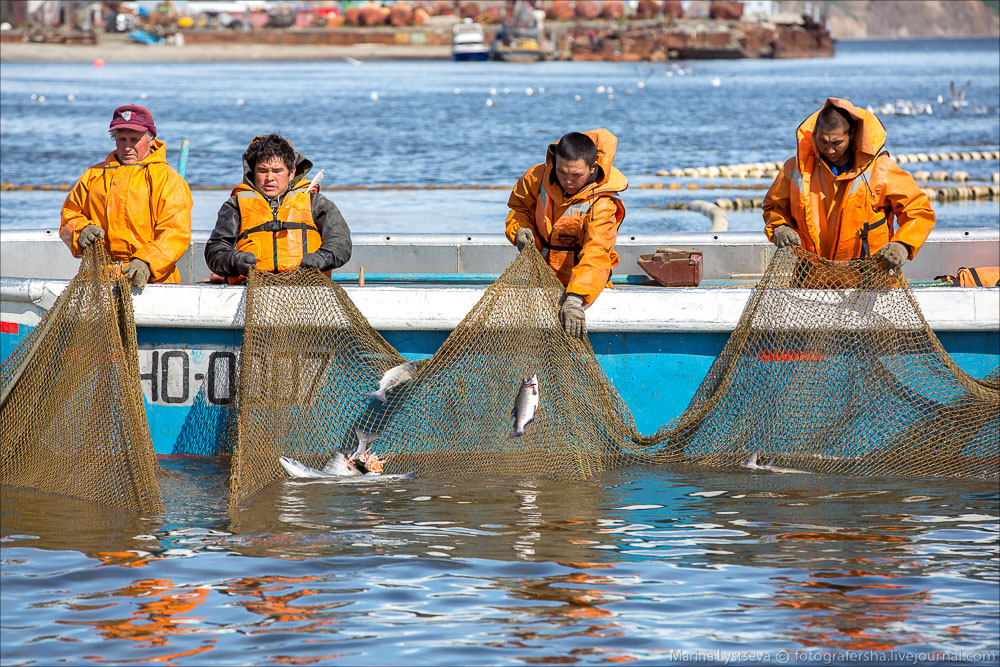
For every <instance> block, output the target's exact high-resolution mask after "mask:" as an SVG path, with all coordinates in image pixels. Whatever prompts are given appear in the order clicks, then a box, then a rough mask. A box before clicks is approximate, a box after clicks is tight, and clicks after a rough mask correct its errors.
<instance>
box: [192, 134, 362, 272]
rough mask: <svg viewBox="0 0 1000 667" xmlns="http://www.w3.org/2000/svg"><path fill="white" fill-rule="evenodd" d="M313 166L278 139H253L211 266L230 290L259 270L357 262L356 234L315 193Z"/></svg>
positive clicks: (209, 255) (215, 233)
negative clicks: (354, 256)
mask: <svg viewBox="0 0 1000 667" xmlns="http://www.w3.org/2000/svg"><path fill="white" fill-rule="evenodd" d="M312 166H313V165H312V162H310V161H309V160H308V159H306V158H305V156H303V155H302V154H301V153H299V152H298V151H296V150H295V149H294V148H293V147H292V143H291V142H290V141H288V140H287V139H285V138H284V137H282V136H280V135H277V134H268V135H261V136H257V137H254V138H253V141H251V142H250V145H249V146H248V147H247V150H246V152H245V153H243V182H242V183H241V184H239V185H237V186H236V187H235V188H233V191H232V196H231V197H230V198H229V199H228V200H227V201H226V202H225V203H224V204H223V205H222V208H220V209H219V216H218V219H217V220H216V223H215V229H214V230H212V235H211V237H209V239H208V243H207V244H206V245H205V261H206V262H207V263H208V268H210V269H211V270H212V272H213V273H215V274H217V275H218V276H221V277H223V278H225V279H226V280H227V281H228V282H229V283H231V284H236V283H239V282H243V281H244V280H245V278H246V276H247V275H248V274H249V272H250V270H251V269H252V268H256V269H257V270H258V271H272V272H277V271H289V270H292V269H297V268H298V267H299V266H303V267H311V268H316V269H319V270H320V271H325V272H329V271H330V270H331V269H335V268H338V267H340V266H343V265H344V264H346V263H347V261H348V260H349V259H350V258H351V232H350V230H349V229H348V228H347V223H346V222H345V221H344V217H343V216H342V215H341V214H340V211H339V210H338V209H337V206H336V205H335V204H334V203H333V202H332V201H330V200H329V199H327V198H326V197H324V196H323V195H322V194H320V193H319V192H310V188H309V185H310V179H309V177H308V174H309V170H310V169H312Z"/></svg>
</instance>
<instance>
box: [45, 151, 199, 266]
mask: <svg viewBox="0 0 1000 667" xmlns="http://www.w3.org/2000/svg"><path fill="white" fill-rule="evenodd" d="M166 153H167V151H166V147H165V145H164V143H163V142H162V141H160V140H159V139H157V140H154V142H153V152H152V153H150V154H149V155H148V156H146V158H145V159H144V160H142V161H141V162H139V163H137V164H133V165H123V164H121V163H120V162H118V158H117V157H116V156H115V154H114V153H111V154H110V155H108V157H107V158H105V160H104V161H103V162H100V163H98V164H95V165H94V166H92V167H90V168H89V169H87V171H85V172H84V173H83V176H81V177H80V180H79V181H77V182H76V185H75V186H73V189H72V190H71V191H70V193H69V195H68V196H67V197H66V201H65V202H64V203H63V208H62V224H61V225H60V227H59V237H60V238H62V240H63V241H64V242H65V243H66V245H67V246H69V249H70V251H71V252H72V253H73V256H74V257H79V256H80V254H81V253H82V250H81V249H80V246H79V238H80V231H81V230H83V228H84V227H86V226H87V225H98V226H99V227H102V228H103V229H104V235H105V236H104V247H105V248H107V250H108V253H109V254H110V256H111V259H112V261H115V262H128V261H129V260H131V259H132V258H133V257H137V258H139V259H141V260H142V261H144V262H146V263H147V264H149V269H150V278H149V280H150V282H154V283H179V282H180V281H181V275H180V272H179V271H178V270H177V267H176V266H175V265H176V264H177V260H179V259H180V258H181V255H183V254H184V251H185V250H187V248H188V244H189V243H190V242H191V190H190V188H188V184H187V181H185V180H184V179H183V178H181V176H180V174H178V173H177V172H176V171H174V169H173V167H171V166H170V165H169V164H167V158H166Z"/></svg>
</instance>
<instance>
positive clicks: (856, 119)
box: [763, 97, 935, 269]
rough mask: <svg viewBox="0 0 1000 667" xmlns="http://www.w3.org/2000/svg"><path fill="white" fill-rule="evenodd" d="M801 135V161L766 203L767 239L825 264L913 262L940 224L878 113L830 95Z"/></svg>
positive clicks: (792, 162) (781, 177) (788, 168)
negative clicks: (895, 155)
mask: <svg viewBox="0 0 1000 667" xmlns="http://www.w3.org/2000/svg"><path fill="white" fill-rule="evenodd" d="M796 138H797V140H798V149H797V151H796V154H795V157H792V158H789V159H788V160H787V161H786V162H785V164H784V166H783V167H782V168H781V173H779V174H778V177H777V178H776V179H775V181H774V183H773V184H772V185H771V188H770V190H768V191H767V196H766V197H765V198H764V207H763V208H764V222H765V227H764V230H765V233H766V234H767V237H768V239H770V240H771V241H773V242H774V244H775V245H776V246H778V247H779V248H783V247H786V246H789V245H801V246H802V247H804V248H805V249H806V250H808V251H810V252H812V253H815V254H816V255H819V256H820V257H825V258H826V259H835V260H846V259H854V258H859V257H860V258H868V257H872V256H875V257H879V258H880V259H881V260H882V261H883V262H884V263H885V265H886V267H887V268H890V269H899V268H900V267H901V266H902V265H903V262H905V261H906V260H907V259H913V258H914V257H915V256H916V254H917V251H919V250H920V246H922V245H923V243H924V241H925V240H927V235H928V234H930V232H931V229H933V227H934V219H935V218H934V211H933V210H932V209H931V205H930V200H929V199H928V198H927V195H926V194H924V193H923V192H921V190H920V188H918V187H917V184H916V182H914V180H913V177H912V176H910V174H909V173H908V172H906V171H904V170H903V169H900V168H899V167H898V166H897V165H896V162H895V161H894V160H893V159H892V158H890V157H889V153H888V152H887V151H886V150H885V139H886V133H885V128H884V127H883V126H882V123H881V121H879V119H878V118H877V117H876V116H875V114H873V113H871V112H869V111H865V110H864V109H859V108H857V107H855V106H854V105H853V104H851V103H850V102H848V101H847V100H841V99H838V98H836V97H831V98H829V99H827V101H826V104H824V105H823V108H822V109H820V110H819V111H816V112H815V113H813V114H812V115H810V116H809V117H808V118H806V119H805V121H803V123H802V124H801V125H799V128H798V131H797V133H796Z"/></svg>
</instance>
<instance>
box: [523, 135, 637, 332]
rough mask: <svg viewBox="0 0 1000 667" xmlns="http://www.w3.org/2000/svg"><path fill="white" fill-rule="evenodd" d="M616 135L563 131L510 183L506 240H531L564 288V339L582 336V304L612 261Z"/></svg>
mask: <svg viewBox="0 0 1000 667" xmlns="http://www.w3.org/2000/svg"><path fill="white" fill-rule="evenodd" d="M617 145H618V139H617V138H616V137H615V135H613V134H611V133H610V132H608V131H607V130H604V129H600V130H591V131H590V132H570V133H569V134H566V135H564V136H563V137H562V138H561V139H560V140H559V141H558V142H557V143H554V144H551V145H550V146H549V148H548V151H547V153H546V156H545V162H544V163H542V164H536V165H535V166H533V167H532V168H531V169H529V170H528V171H527V172H525V174H524V176H522V177H521V179H520V180H519V181H518V182H517V184H516V185H515V186H514V190H513V191H512V192H511V194H510V199H509V200H508V201H507V206H508V207H510V213H509V214H508V215H507V239H508V240H510V242H511V243H515V244H516V245H517V248H518V250H523V249H524V248H525V246H527V245H529V244H534V245H535V247H537V248H538V249H539V251H541V252H542V254H543V256H544V257H545V259H546V261H547V262H548V264H549V266H550V267H551V268H552V270H553V271H554V272H555V274H556V277H557V278H558V279H559V280H560V282H562V284H563V285H565V286H566V294H565V295H564V296H563V300H562V303H561V304H560V306H559V320H560V322H562V325H563V329H565V330H566V333H568V334H569V335H571V336H575V337H577V338H583V337H585V336H586V334H587V319H586V316H585V315H584V310H583V309H584V306H589V305H590V304H591V303H593V302H594V299H596V298H597V296H598V295H599V294H600V293H601V290H603V289H604V286H605V285H607V284H608V280H609V279H610V278H611V270H612V269H613V268H614V267H615V266H617V265H618V253H616V252H615V242H616V241H617V239H618V227H619V226H620V225H621V223H622V220H623V219H624V218H625V206H624V204H623V203H622V200H621V197H620V196H619V193H620V192H622V191H623V190H625V189H626V188H628V180H627V179H626V178H625V175H624V174H622V173H621V172H620V171H618V170H617V169H616V168H615V167H613V166H612V162H613V161H614V159H615V148H616V147H617Z"/></svg>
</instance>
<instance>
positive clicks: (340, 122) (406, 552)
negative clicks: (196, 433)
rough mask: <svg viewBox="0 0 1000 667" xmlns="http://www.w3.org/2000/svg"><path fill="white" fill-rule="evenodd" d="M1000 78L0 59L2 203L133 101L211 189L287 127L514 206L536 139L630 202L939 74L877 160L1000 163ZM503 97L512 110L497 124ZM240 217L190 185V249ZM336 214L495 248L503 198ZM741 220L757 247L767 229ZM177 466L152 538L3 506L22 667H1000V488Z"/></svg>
mask: <svg viewBox="0 0 1000 667" xmlns="http://www.w3.org/2000/svg"><path fill="white" fill-rule="evenodd" d="M998 52H1000V46H998V44H997V42H996V40H971V41H959V42H955V41H937V42H918V41H914V42H901V43H885V42H882V43H880V42H871V43H844V44H840V45H838V56H837V57H836V58H834V59H822V60H821V59H816V60H794V61H777V62H771V61H741V62H736V61H734V62H725V61H724V62H690V63H683V65H684V67H689V68H690V69H691V70H692V72H691V74H689V75H687V74H686V75H685V76H683V77H680V76H676V75H675V76H673V77H667V76H666V72H667V71H668V70H669V66H668V65H666V64H641V65H636V64H615V63H546V64H540V65H532V66H527V65H512V64H503V63H483V64H476V63H461V64H454V63H450V62H424V63H420V62H417V63H392V62H380V63H365V64H363V65H361V66H358V67H355V66H351V65H348V64H347V63H339V62H333V63H251V64H230V63H225V64H170V65H166V64H162V65H161V64H134V65H131V64H118V63H109V64H108V65H107V66H106V67H105V68H103V69H100V70H98V69H94V68H92V67H90V66H83V65H63V64H60V65H53V64H24V63H4V64H3V67H2V69H0V148H2V151H0V180H6V181H11V182H14V183H17V184H27V183H32V184H43V183H66V182H72V181H73V180H75V179H76V178H77V177H78V176H79V174H80V173H81V171H82V170H83V168H84V167H85V166H87V165H89V164H91V163H93V162H96V161H97V160H99V159H100V158H101V157H103V155H104V154H106V152H108V150H109V149H110V141H109V139H107V135H106V134H105V130H106V127H107V116H108V115H109V114H110V110H111V109H112V108H113V107H114V106H116V105H117V104H121V103H127V102H144V103H146V104H147V105H148V106H149V107H150V108H151V109H152V110H153V112H154V114H155V115H156V118H157V123H158V127H159V129H160V134H161V136H162V137H163V138H164V139H165V140H166V141H167V142H168V144H169V145H170V147H171V153H170V157H171V160H172V161H176V149H177V147H178V146H179V143H180V140H181V139H183V138H187V139H190V140H191V143H192V152H191V158H190V170H189V173H188V176H189V178H190V180H191V182H192V183H193V184H195V185H224V184H232V183H234V182H235V181H236V180H238V179H239V177H240V175H239V156H240V154H241V152H242V150H243V148H244V147H245V145H246V143H247V141H248V140H249V138H250V137H252V136H253V135H254V134H257V133H259V132H266V131H270V130H281V131H282V132H283V133H284V134H286V135H287V136H289V137H290V138H292V139H293V141H294V142H295V144H296V146H297V147H299V148H300V149H302V150H303V151H304V152H305V153H306V154H307V155H309V156H310V157H311V158H312V159H313V160H314V162H316V164H317V165H318V166H320V167H323V168H325V169H326V170H327V173H328V183H330V184H337V185H367V184H388V185H395V184H402V183H409V184H444V185H466V184H480V185H509V184H512V183H513V181H514V180H515V179H516V178H517V177H518V176H520V174H521V173H522V172H523V171H524V169H526V168H527V167H528V166H530V165H531V164H533V163H534V162H535V161H538V160H540V159H541V158H542V156H543V154H544V146H545V145H546V144H547V143H548V142H549V141H551V140H554V139H556V138H558V136H560V135H561V134H562V133H564V132H566V131H570V130H574V129H588V128H591V127H599V126H603V127H607V128H609V129H611V130H612V131H613V132H615V133H616V134H618V136H619V138H620V143H619V154H618V159H617V162H616V164H617V165H618V166H619V167H620V168H621V169H622V170H623V171H624V172H625V173H626V174H627V175H628V176H629V177H630V178H631V179H632V181H633V183H636V184H638V183H642V182H653V181H656V180H662V179H657V178H656V177H654V176H653V174H654V173H655V171H656V170H658V169H669V168H672V167H684V166H700V165H711V164H720V163H729V162H746V161H757V160H778V159H782V158H784V157H787V156H788V155H790V153H791V151H792V149H793V136H794V129H795V126H796V125H797V124H798V123H799V121H800V120H801V119H802V118H803V117H805V116H806V115H807V114H808V113H810V112H811V111H812V110H813V109H815V108H816V106H818V105H819V104H821V103H822V100H823V99H824V98H825V97H827V96H828V95H839V96H845V97H849V98H851V99H852V100H853V101H855V102H856V103H858V104H861V105H866V104H872V105H877V104H880V103H885V102H891V101H893V100H895V99H896V98H903V99H908V100H912V101H915V102H932V101H934V100H935V98H936V96H937V95H938V94H939V93H940V94H945V95H947V88H948V82H949V81H950V80H952V79H955V80H957V81H959V82H963V81H965V80H971V81H972V84H971V85H970V87H969V92H968V99H969V100H970V106H969V107H966V108H963V109H962V110H961V111H959V112H958V113H957V114H952V113H951V111H950V110H948V109H947V108H946V107H938V106H935V115H933V116H921V117H893V116H890V117H886V118H884V119H883V120H884V121H885V124H886V127H887V129H888V132H889V138H890V150H892V151H893V152H916V151H924V152H927V151H942V150H947V151H952V150H955V151H958V150H972V149H985V148H989V149H995V148H996V147H997V145H998V144H1000V120H998V108H997V104H998V102H997V100H998V99H1000V54H998ZM716 76H717V77H719V78H720V79H721V85H720V86H719V87H718V88H715V87H713V86H711V83H710V81H711V79H712V78H713V77H716ZM639 81H644V82H645V83H646V85H645V87H644V88H638V87H637V86H636V84H637V83H638V82H639ZM599 85H604V86H608V85H611V86H613V87H614V88H615V96H616V99H614V100H609V99H607V96H606V95H605V96H604V97H599V96H598V95H597V94H596V92H595V89H596V87H597V86H599ZM529 86H530V87H532V88H534V89H535V90H537V89H538V88H539V87H545V88H546V92H545V93H544V94H535V95H531V96H529V95H526V94H525V93H524V89H525V88H526V87H529ZM491 87H495V88H498V89H499V91H498V95H497V97H496V98H495V99H497V100H498V101H499V104H498V105H497V106H495V107H492V108H487V107H486V106H485V100H486V98H487V97H488V96H489V88H491ZM504 87H508V88H510V89H511V91H512V92H511V93H510V94H504V93H503V92H502V91H503V88H504ZM455 88H459V89H460V90H461V92H460V93H459V94H456V93H455V91H454V89H455ZM372 91H377V92H378V93H379V100H378V102H373V101H372V100H371V99H370V97H369V95H370V93H371V92H372ZM143 92H146V93H147V99H144V100H142V99H140V94H141V93H143ZM32 93H35V94H44V95H45V96H46V98H47V101H46V103H45V104H44V105H40V104H38V103H37V102H32V101H31V100H30V95H31V94H32ZM69 93H72V94H74V95H75V96H76V100H75V101H74V102H70V101H68V100H67V99H66V95H67V94H69ZM574 95H581V97H582V98H583V101H581V102H576V101H575V100H574ZM237 98H243V99H244V100H245V101H246V104H245V105H243V106H237V105H236V99H237ZM978 106H984V107H986V108H987V111H986V112H984V113H976V111H975V107H978ZM922 166H924V165H922ZM927 166H929V167H930V168H932V169H933V168H935V167H941V168H944V169H946V170H949V171H951V170H954V169H959V168H961V169H965V170H966V171H969V172H970V173H971V174H972V175H973V176H974V177H976V178H988V177H989V175H990V174H991V173H992V172H994V171H997V169H998V167H997V164H996V163H995V162H993V163H989V162H969V163H942V164H941V165H927ZM736 192H738V193H739V194H742V195H743V196H748V194H749V193H747V192H744V191H735V192H732V193H731V194H734V193H736ZM759 192H760V191H757V193H754V194H755V195H756V196H759ZM724 194H725V192H720V191H718V190H716V191H713V192H712V193H708V192H706V191H685V190H682V191H669V190H640V189H638V188H633V189H632V190H630V191H629V193H628V199H627V200H626V202H627V205H628V207H629V213H628V217H627V218H626V223H625V226H624V227H623V233H628V232H630V231H635V232H638V231H642V232H650V231H672V230H683V229H699V228H701V226H702V225H704V219H703V218H702V217H701V216H698V215H697V214H693V213H686V212H676V211H663V210H660V209H657V208H649V207H650V206H662V205H664V204H666V203H669V202H671V201H678V200H684V199H688V198H693V197H694V196H698V197H705V196H706V195H708V196H711V197H716V196H724ZM225 195H226V193H225V192H221V191H196V193H195V215H194V218H195V227H196V228H198V229H210V228H211V226H212V224H213V221H214V215H215V210H216V209H217V208H218V206H219V204H220V203H221V201H222V200H223V199H224V197H225ZM331 196H332V197H333V199H334V200H335V201H336V202H337V203H338V205H340V206H341V208H342V210H343V211H344V214H345V217H346V218H347V220H348V222H349V223H350V224H351V226H352V228H353V229H354V230H356V231H364V232H368V231H382V230H384V231H411V232H413V231H428V232H442V231H469V232H493V231H497V230H498V229H499V225H500V224H501V222H502V220H503V217H504V215H505V212H506V206H505V202H506V198H507V192H506V191H504V190H444V191H419V190H418V191H406V190H395V191H374V192H350V191H349V192H344V191H334V192H333V193H332V195H331ZM62 198H63V195H62V193H57V192H5V193H3V195H2V196H0V226H2V228H3V229H5V230H6V229H12V228H39V227H47V228H51V227H55V226H57V224H58V209H59V204H60V203H61V201H62ZM938 212H939V219H940V222H939V225H940V226H943V227H947V226H958V227H968V226H986V227H994V228H995V227H997V226H998V217H1000V216H998V208H997V204H996V202H988V203H981V204H970V205H965V206H958V205H951V206H941V207H938ZM731 220H732V222H733V227H732V228H733V229H745V230H751V229H759V225H760V218H759V212H758V213H754V212H742V213H734V214H733V215H732V216H731ZM166 466H167V467H168V468H169V469H171V470H172V471H174V472H175V473H178V474H177V475H176V476H172V477H165V478H163V479H162V487H163V493H164V498H165V501H166V512H165V513H164V514H163V515H162V516H151V517H132V516H127V515H122V514H120V513H117V512H113V511H110V510H105V509H102V508H99V507H95V506H92V505H88V504H86V503H81V502H77V501H73V500H70V499H65V498H51V497H45V496H41V495H37V494H33V493H30V492H20V491H16V490H11V489H4V490H3V492H2V493H3V497H2V504H0V545H2V546H0V559H2V563H0V564H2V567H0V591H2V592H0V633H2V638H0V662H2V664H3V665H49V664H68V665H76V664H80V665H94V664H148V663H159V664H176V665H238V664H337V665H386V664H395V665H411V664H412V665H467V664H489V665H507V664H510V665H523V664H525V663H540V664H554V663H559V664H578V665H607V664H610V663H621V662H635V663H637V664H647V665H660V664H666V663H677V664H689V663H692V662H697V663H700V664H712V663H716V662H723V661H726V660H728V661H730V662H747V661H751V662H764V663H773V662H778V661H784V660H786V659H787V662H788V663H789V664H865V663H869V662H875V661H877V662H878V664H914V663H916V662H934V661H939V662H944V661H947V662H949V663H950V664H962V663H975V664H996V663H997V661H998V656H1000V640H998V636H1000V621H998V612H1000V604H998V596H1000V577H998V570H997V557H998V550H1000V494H998V493H997V490H996V488H995V484H988V483H983V482H977V481H974V480H922V479H888V478H879V479H855V478H846V477H837V476H829V475H774V474H761V473H751V472H749V471H745V470H732V471H706V470H691V469H676V470H675V469H654V468H643V467H635V468H626V469H622V470H617V471H613V472H608V473H605V474H603V475H600V476H598V477H596V478H595V479H593V480H590V481H587V482H573V483H563V482H555V481H551V480H539V479H519V480H500V479H486V480H475V481H474V482H473V481H470V480H467V479H463V478H461V477H457V478H456V479H454V480H448V479H415V480H408V481H403V482H389V483H384V484H376V485H364V486H361V485H349V484H328V483H316V482H313V483H309V482H305V483H302V482H300V483H296V482H292V481H287V482H281V483H278V484H275V485H273V486H272V487H270V488H268V489H266V490H265V491H264V492H263V493H262V494H261V495H260V496H259V497H258V498H256V500H255V502H254V503H253V504H252V505H251V506H250V507H249V508H247V509H246V510H243V511H240V512H238V513H236V514H234V515H232V516H230V515H229V514H228V513H227V512H226V508H225V498H226V487H225V478H226V470H225V468H224V466H222V465H221V464H219V463H218V462H215V461H211V460H201V459H184V460H174V461H168V462H166ZM873 652H874V653H873Z"/></svg>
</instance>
